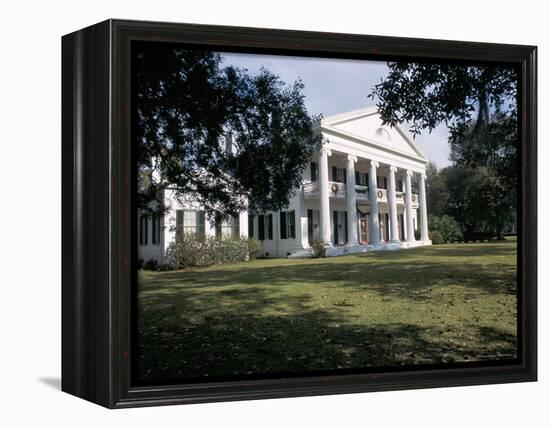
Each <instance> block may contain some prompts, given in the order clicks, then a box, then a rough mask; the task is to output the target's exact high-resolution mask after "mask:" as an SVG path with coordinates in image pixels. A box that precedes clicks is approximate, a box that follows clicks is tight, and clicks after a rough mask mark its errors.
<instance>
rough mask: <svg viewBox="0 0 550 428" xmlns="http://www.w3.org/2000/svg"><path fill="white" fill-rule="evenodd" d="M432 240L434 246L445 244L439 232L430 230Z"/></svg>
mask: <svg viewBox="0 0 550 428" xmlns="http://www.w3.org/2000/svg"><path fill="white" fill-rule="evenodd" d="M430 239H431V240H432V244H434V245H438V244H444V241H443V236H442V235H441V232H440V231H439V230H430Z"/></svg>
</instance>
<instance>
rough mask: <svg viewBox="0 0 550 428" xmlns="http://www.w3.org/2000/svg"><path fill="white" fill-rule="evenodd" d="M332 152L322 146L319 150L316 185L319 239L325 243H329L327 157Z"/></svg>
mask: <svg viewBox="0 0 550 428" xmlns="http://www.w3.org/2000/svg"><path fill="white" fill-rule="evenodd" d="M330 155H332V152H331V151H330V150H328V149H325V148H322V149H321V151H320V152H319V177H318V178H317V185H318V186H319V210H320V213H319V217H320V223H321V225H320V226H321V240H322V241H324V242H325V243H326V244H327V245H332V244H331V239H330V199H329V193H328V192H329V190H328V157H329V156H330Z"/></svg>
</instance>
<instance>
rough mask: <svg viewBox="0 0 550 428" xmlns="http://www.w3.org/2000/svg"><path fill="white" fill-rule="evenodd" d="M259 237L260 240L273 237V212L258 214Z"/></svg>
mask: <svg viewBox="0 0 550 428" xmlns="http://www.w3.org/2000/svg"><path fill="white" fill-rule="evenodd" d="M258 239H259V240H260V241H265V240H266V239H270V240H271V239H273V214H266V215H259V216H258Z"/></svg>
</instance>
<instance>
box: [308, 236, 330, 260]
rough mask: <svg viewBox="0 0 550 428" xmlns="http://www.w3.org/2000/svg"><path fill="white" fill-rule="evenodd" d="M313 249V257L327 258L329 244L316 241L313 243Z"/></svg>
mask: <svg viewBox="0 0 550 428" xmlns="http://www.w3.org/2000/svg"><path fill="white" fill-rule="evenodd" d="M311 249H312V250H313V254H312V255H313V257H314V258H319V257H326V256H327V244H326V243H325V242H324V241H321V240H316V241H313V242H312V243H311Z"/></svg>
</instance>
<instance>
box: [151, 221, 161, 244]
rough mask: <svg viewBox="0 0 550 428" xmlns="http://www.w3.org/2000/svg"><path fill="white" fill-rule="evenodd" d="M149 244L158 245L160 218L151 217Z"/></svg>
mask: <svg viewBox="0 0 550 428" xmlns="http://www.w3.org/2000/svg"><path fill="white" fill-rule="evenodd" d="M151 232H152V234H153V235H152V237H151V243H152V244H153V245H160V217H158V216H157V217H153V228H152V231H151Z"/></svg>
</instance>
